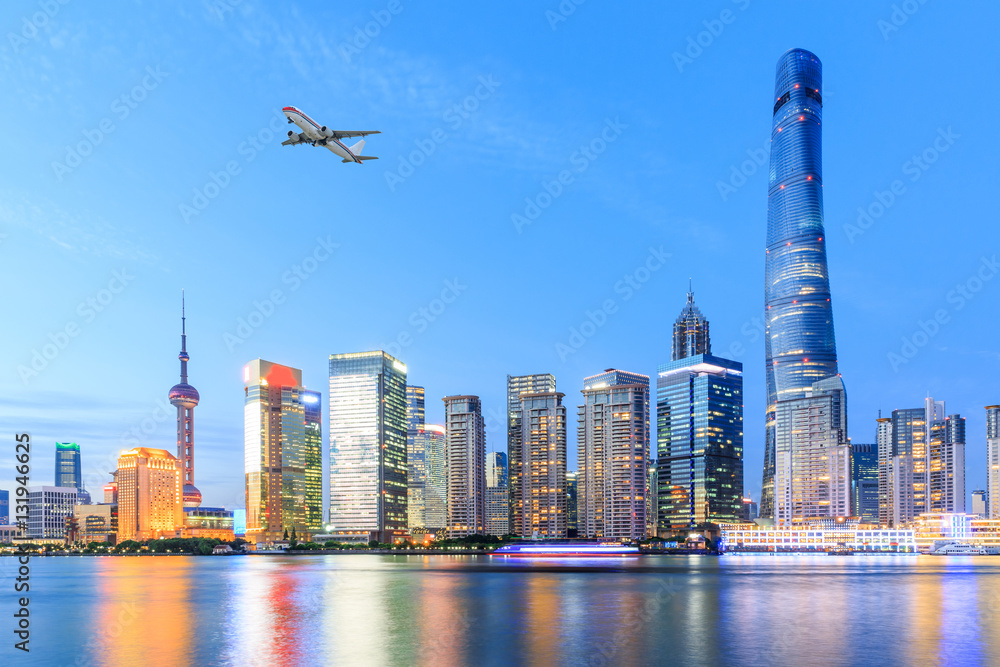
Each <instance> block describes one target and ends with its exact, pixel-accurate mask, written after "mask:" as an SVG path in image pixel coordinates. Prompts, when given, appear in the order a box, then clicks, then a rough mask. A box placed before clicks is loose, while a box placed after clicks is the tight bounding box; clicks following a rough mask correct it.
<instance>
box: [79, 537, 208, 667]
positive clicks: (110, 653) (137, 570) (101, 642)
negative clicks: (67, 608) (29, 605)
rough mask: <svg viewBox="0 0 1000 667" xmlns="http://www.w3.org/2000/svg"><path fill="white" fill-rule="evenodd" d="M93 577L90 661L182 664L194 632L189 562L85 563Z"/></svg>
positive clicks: (127, 560)
mask: <svg viewBox="0 0 1000 667" xmlns="http://www.w3.org/2000/svg"><path fill="white" fill-rule="evenodd" d="M90 562H92V563H94V565H96V567H95V568H94V569H95V570H96V572H93V574H92V576H95V577H96V579H97V599H96V600H95V604H96V607H97V608H96V610H95V613H94V614H93V617H92V618H93V624H92V625H91V628H90V632H89V636H90V637H91V638H92V640H91V652H92V660H93V661H94V662H95V663H96V664H102V665H123V664H128V663H133V662H136V661H142V662H153V663H155V664H157V665H164V666H171V665H187V664H189V658H190V654H191V649H192V639H193V634H194V631H195V630H194V628H193V627H192V615H193V613H194V612H195V608H194V606H193V605H192V604H190V600H189V589H190V585H191V578H192V570H193V569H195V567H196V566H195V564H194V563H193V562H192V560H191V559H189V558H181V557H177V558H162V557H161V558H98V559H90Z"/></svg>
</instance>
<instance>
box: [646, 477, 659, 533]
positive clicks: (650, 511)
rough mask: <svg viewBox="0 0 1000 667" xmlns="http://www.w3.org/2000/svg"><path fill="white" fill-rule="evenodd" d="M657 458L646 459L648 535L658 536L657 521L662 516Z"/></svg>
mask: <svg viewBox="0 0 1000 667" xmlns="http://www.w3.org/2000/svg"><path fill="white" fill-rule="evenodd" d="M658 479H659V477H658V476H657V473H656V460H655V459H649V460H648V461H646V537H655V536H656V522H657V520H658V518H659V516H660V509H659V508H660V503H659V497H660V496H659V494H658V493H657V491H656V480H658Z"/></svg>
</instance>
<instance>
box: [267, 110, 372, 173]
mask: <svg viewBox="0 0 1000 667" xmlns="http://www.w3.org/2000/svg"><path fill="white" fill-rule="evenodd" d="M281 111H282V113H284V114H285V117H286V118H288V120H290V121H291V122H293V123H295V124H296V125H297V126H298V127H299V129H301V130H302V132H303V133H304V134H305V135H306V137H308V138H309V140H310V141H312V142H313V144H314V145H319V146H325V147H326V148H328V149H330V151H331V152H332V153H334V154H336V155H339V156H340V157H342V158H343V159H344V160H345V161H348V162H357V163H358V164H362V162H361V160H359V159H358V156H357V155H355V154H354V153H352V152H351V149H349V148H348V147H347V146H346V145H344V143H343V142H342V141H340V140H339V139H336V138H334V137H328V136H326V135H325V134H324V132H323V126H322V125H320V124H319V123H317V122H316V121H314V120H313V119H312V118H310V117H309V116H307V115H306V114H305V113H304V112H302V111H300V110H299V109H296V108H295V107H285V108H283V109H282V110H281Z"/></svg>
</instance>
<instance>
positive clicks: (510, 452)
mask: <svg viewBox="0 0 1000 667" xmlns="http://www.w3.org/2000/svg"><path fill="white" fill-rule="evenodd" d="M555 390H556V378H555V376H554V375H552V374H551V373H538V374H536V375H508V376H507V479H508V484H509V490H510V531H509V532H510V534H511V535H520V534H521V530H522V528H523V527H524V505H523V497H524V494H523V488H522V480H524V479H525V477H524V457H523V456H522V454H523V451H522V450H523V446H522V442H521V394H536V393H547V392H554V391H555Z"/></svg>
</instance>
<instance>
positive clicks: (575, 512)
mask: <svg viewBox="0 0 1000 667" xmlns="http://www.w3.org/2000/svg"><path fill="white" fill-rule="evenodd" d="M578 482H579V471H576V470H571V471H567V472H566V536H567V537H579V535H580V512H579V509H580V504H579V498H580V496H579V490H580V487H579V484H578Z"/></svg>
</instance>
